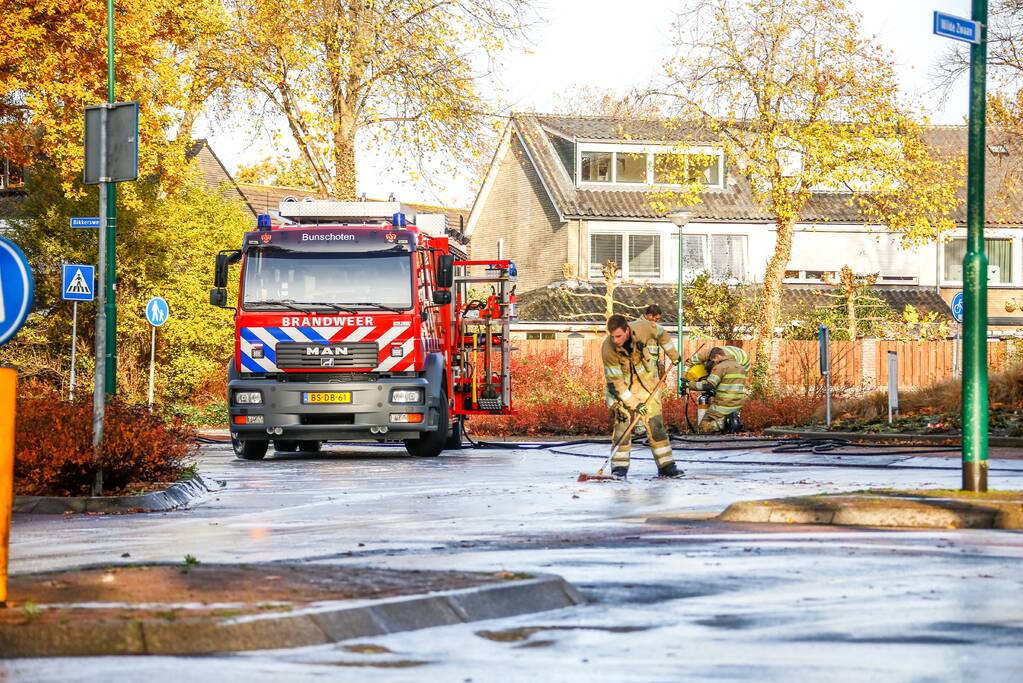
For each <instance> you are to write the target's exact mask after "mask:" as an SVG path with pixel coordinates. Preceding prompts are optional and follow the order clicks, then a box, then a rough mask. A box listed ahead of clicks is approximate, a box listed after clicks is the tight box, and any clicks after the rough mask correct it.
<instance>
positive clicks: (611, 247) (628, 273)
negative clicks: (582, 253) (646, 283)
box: [590, 234, 661, 279]
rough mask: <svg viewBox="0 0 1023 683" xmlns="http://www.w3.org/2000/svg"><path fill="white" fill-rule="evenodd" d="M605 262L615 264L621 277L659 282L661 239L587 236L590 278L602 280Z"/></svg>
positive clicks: (612, 235) (624, 235) (619, 235)
mask: <svg viewBox="0 0 1023 683" xmlns="http://www.w3.org/2000/svg"><path fill="white" fill-rule="evenodd" d="M626 256H627V258H626ZM608 261H614V262H615V263H616V264H618V269H619V271H620V274H621V277H623V278H641V279H660V277H661V236H660V235H631V234H617V235H616V234H594V235H590V278H591V279H601V278H603V277H604V264H606V263H607V262H608Z"/></svg>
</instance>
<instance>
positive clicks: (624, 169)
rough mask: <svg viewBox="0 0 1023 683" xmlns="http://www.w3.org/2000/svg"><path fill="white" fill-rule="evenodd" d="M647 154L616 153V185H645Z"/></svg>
mask: <svg viewBox="0 0 1023 683" xmlns="http://www.w3.org/2000/svg"><path fill="white" fill-rule="evenodd" d="M646 158H647V155H646V154H633V153H631V152H616V153H615V182H616V183H645V182H646Z"/></svg>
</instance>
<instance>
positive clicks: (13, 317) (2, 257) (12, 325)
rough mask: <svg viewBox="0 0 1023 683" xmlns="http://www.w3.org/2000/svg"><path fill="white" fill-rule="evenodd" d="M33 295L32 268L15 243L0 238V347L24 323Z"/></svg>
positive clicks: (30, 308)
mask: <svg viewBox="0 0 1023 683" xmlns="http://www.w3.org/2000/svg"><path fill="white" fill-rule="evenodd" d="M34 294H35V281H34V280H33V278H32V266H30V265H29V263H28V259H27V258H25V254H24V252H22V251H21V249H20V248H19V247H18V245H17V244H15V243H14V242H11V241H10V240H8V239H5V238H3V237H0V346H3V345H4V344H6V343H7V342H9V341H10V340H11V339H12V338H13V337H14V335H15V334H17V333H18V330H20V329H21V326H22V325H24V324H25V320H26V319H27V318H28V314H29V311H31V310H32V299H33V296H34Z"/></svg>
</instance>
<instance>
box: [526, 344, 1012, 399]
mask: <svg viewBox="0 0 1023 683" xmlns="http://www.w3.org/2000/svg"><path fill="white" fill-rule="evenodd" d="M602 341H603V340H602V339H579V340H569V339H542V340H534V339H530V340H523V339H519V340H515V342H514V346H515V347H516V348H517V349H518V353H519V354H526V355H535V354H544V353H556V354H558V355H561V356H563V357H566V358H568V360H569V361H570V362H572V363H573V364H575V365H577V366H579V367H599V365H600V345H601V343H602ZM1012 343H1013V342H1006V341H998V342H989V343H988V345H987V353H988V368H989V370H990V371H991V372H999V371H1001V370H1003V369H1005V367H1006V364H1007V362H1008V361H1009V359H1010V357H1014V356H1015V355H1016V354H1015V353H1014V352H1013V351H1012V350H1011V347H1010V345H1011V344H1012ZM724 344H733V345H735V346H743V347H747V348H749V347H750V346H751V344H752V342H750V341H739V342H727V341H724V340H720V339H687V340H686V342H685V349H684V357H686V358H688V357H689V356H690V355H691V354H693V353H694V352H695V351H696V350H697V349H698V348H699V347H701V346H707V347H710V346H715V345H724ZM955 350H956V343H955V342H953V341H890V340H882V339H858V340H856V341H854V342H848V341H844V342H843V341H833V342H831V383H832V385H833V386H835V387H846V388H858V389H865V390H870V389H881V388H885V387H887V386H888V352H889V351H894V352H895V353H896V354H898V359H899V387H901V388H914V387H925V386H928V385H931V384H934V383H935V382H939V381H941V380H943V379H948V378H950V377H952V374H953V371H954V369H955V365H956V364H955V363H954V362H953V361H954V358H953V354H954V353H955ZM817 354H818V346H817V342H816V341H791V340H786V339H776V340H774V343H773V346H772V349H771V357H772V359H773V361H774V368H775V372H774V373H773V375H772V380H773V381H775V382H777V383H778V384H779V385H781V386H786V387H809V386H813V385H815V384H816V383H817V381H818V380H819V379H820V364H819V363H820V361H819V359H818V355H817ZM1020 360H1023V358H1021V359H1020Z"/></svg>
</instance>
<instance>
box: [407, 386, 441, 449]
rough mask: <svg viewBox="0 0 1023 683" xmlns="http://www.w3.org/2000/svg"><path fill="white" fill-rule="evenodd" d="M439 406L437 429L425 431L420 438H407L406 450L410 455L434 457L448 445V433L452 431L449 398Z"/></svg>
mask: <svg viewBox="0 0 1023 683" xmlns="http://www.w3.org/2000/svg"><path fill="white" fill-rule="evenodd" d="M438 408H439V410H438V411H437V412H438V415H437V425H438V427H437V431H435V432H424V433H423V435H422V436H421V437H419V438H418V439H405V450H407V451H408V452H409V455H414V456H416V457H417V458H434V457H437V456H438V455H440V454H441V451H443V450H444V448H445V447H446V446H447V442H448V434H449V432H450V431H451V420H450V418H449V417H448V402H447V400H443V401H441V402H440V405H439V406H438Z"/></svg>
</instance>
